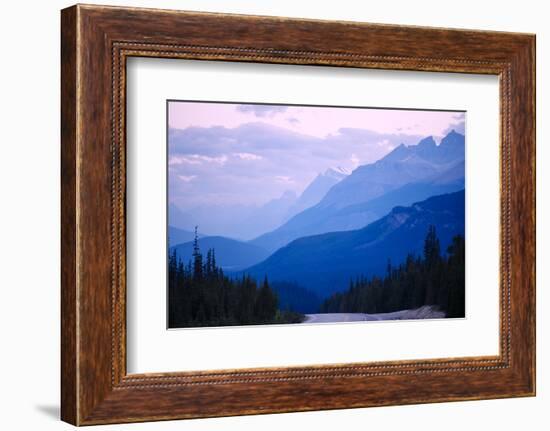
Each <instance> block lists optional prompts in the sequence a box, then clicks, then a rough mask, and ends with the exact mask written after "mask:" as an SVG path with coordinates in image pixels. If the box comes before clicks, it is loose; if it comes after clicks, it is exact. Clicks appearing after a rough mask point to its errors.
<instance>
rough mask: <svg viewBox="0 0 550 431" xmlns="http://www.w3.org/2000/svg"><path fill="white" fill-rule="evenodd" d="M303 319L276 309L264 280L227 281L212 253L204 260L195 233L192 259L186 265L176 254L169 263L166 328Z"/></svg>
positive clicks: (272, 293) (270, 289) (241, 279)
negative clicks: (260, 281) (258, 281)
mask: <svg viewBox="0 0 550 431" xmlns="http://www.w3.org/2000/svg"><path fill="white" fill-rule="evenodd" d="M303 318H304V316H303V315H302V314H300V313H296V312H291V311H281V310H279V308H278V298H277V294H276V293H275V292H274V290H273V289H272V288H271V287H270V285H269V282H268V280H267V278H265V279H264V280H263V282H262V283H261V285H258V284H257V283H256V281H255V280H254V279H252V278H251V277H249V276H243V277H242V278H239V279H230V278H229V277H227V276H225V275H224V273H223V271H222V269H221V268H219V267H218V266H217V264H216V254H215V250H213V249H211V250H208V252H207V254H206V259H204V257H203V255H202V254H201V252H200V249H199V243H198V237H197V234H196V232H195V241H194V249H193V257H192V259H191V261H190V262H189V263H188V264H187V265H185V264H184V263H183V262H182V261H181V260H180V259H179V258H178V256H177V254H176V252H175V251H173V252H172V253H170V256H169V262H168V326H169V327H170V328H183V327H194V326H199V327H200V326H228V325H251V324H266V323H299V322H301V321H302V320H303Z"/></svg>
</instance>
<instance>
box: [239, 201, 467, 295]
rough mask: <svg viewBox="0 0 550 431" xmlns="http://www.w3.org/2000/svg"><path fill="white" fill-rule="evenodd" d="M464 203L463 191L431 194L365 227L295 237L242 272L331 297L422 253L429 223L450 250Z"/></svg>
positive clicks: (458, 231)
mask: <svg viewBox="0 0 550 431" xmlns="http://www.w3.org/2000/svg"><path fill="white" fill-rule="evenodd" d="M464 199H465V194H464V190H461V191H458V192H454V193H448V194H444V195H439V196H433V197H430V198H428V199H426V200H424V201H421V202H417V203H414V204H413V205H411V206H407V207H405V206H397V207H395V208H393V209H392V210H391V212H389V214H387V215H386V216H384V217H382V218H380V219H379V220H377V221H375V222H373V223H370V224H368V225H367V226H365V227H363V228H361V229H357V230H351V231H345V232H332V233H325V234H321V235H313V236H306V237H302V238H299V239H296V240H294V241H292V242H291V243H290V244H288V245H287V246H285V247H282V248H281V249H279V250H277V251H276V252H275V253H273V254H272V255H271V256H269V257H268V258H267V259H266V260H265V261H263V262H261V263H259V264H257V265H254V266H252V267H250V268H248V269H246V270H244V271H243V273H246V274H249V275H251V276H253V277H255V278H257V279H262V278H263V277H265V276H266V275H268V277H269V279H270V280H272V281H275V282H277V281H289V282H294V283H297V284H299V285H300V286H302V287H303V288H305V289H308V290H310V291H312V292H314V293H315V294H317V295H318V296H320V297H324V296H327V295H329V294H331V293H334V292H336V291H341V290H343V289H345V288H346V287H347V286H348V284H349V281H350V278H351V279H353V278H355V277H359V276H371V275H381V274H383V273H384V271H385V270H386V266H387V264H388V261H391V262H393V263H394V264H400V263H402V262H403V261H404V260H405V258H406V256H407V254H409V253H413V254H417V255H418V254H420V253H421V252H422V247H423V243H424V238H425V236H426V233H427V231H428V227H429V226H430V225H434V226H435V228H436V232H437V235H438V237H439V240H440V242H441V250H443V251H444V250H446V248H447V246H448V245H449V244H450V242H451V239H452V237H453V236H455V235H457V234H462V235H464V208H465V203H464Z"/></svg>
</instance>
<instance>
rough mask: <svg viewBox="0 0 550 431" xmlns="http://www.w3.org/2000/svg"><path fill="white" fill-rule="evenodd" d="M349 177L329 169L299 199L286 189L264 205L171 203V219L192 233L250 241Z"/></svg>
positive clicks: (343, 172) (338, 169) (342, 171)
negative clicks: (185, 205) (187, 206)
mask: <svg viewBox="0 0 550 431" xmlns="http://www.w3.org/2000/svg"><path fill="white" fill-rule="evenodd" d="M347 175H349V172H347V171H346V170H345V169H343V168H329V169H327V170H326V171H325V172H323V173H320V174H319V175H317V177H315V179H314V180H313V181H312V182H311V183H310V184H309V185H308V186H307V187H306V188H305V189H304V191H303V192H302V193H301V194H300V196H296V193H294V192H293V191H290V190H287V191H285V192H284V193H283V194H282V195H281V196H280V197H278V198H275V199H272V200H270V201H268V202H267V203H265V204H264V205H261V206H253V205H239V204H235V205H220V204H217V203H212V204H209V205H200V206H197V207H195V208H192V209H190V210H188V211H185V212H184V211H182V210H180V209H179V208H178V207H177V206H176V205H174V204H173V203H172V204H170V205H169V208H168V212H169V216H168V217H169V220H170V224H171V225H172V226H174V227H177V228H180V229H183V230H187V231H192V230H193V229H194V228H195V226H197V225H198V226H199V229H200V231H203V232H209V233H211V234H213V235H223V236H226V237H231V238H237V239H240V240H249V239H252V238H256V237H257V236H259V235H261V234H263V233H265V232H269V231H271V230H273V229H275V228H277V227H279V226H280V225H281V224H283V223H285V222H286V221H287V220H289V219H290V218H291V217H293V216H294V215H296V214H298V213H300V212H301V211H303V210H304V209H306V208H309V207H311V206H314V205H315V204H317V203H318V202H319V201H320V200H321V199H322V198H323V197H324V196H325V194H326V193H327V192H328V191H329V190H330V188H331V187H332V186H334V185H335V184H337V183H338V182H339V181H341V180H342V179H343V178H345V177H346V176H347ZM174 244H177V243H174Z"/></svg>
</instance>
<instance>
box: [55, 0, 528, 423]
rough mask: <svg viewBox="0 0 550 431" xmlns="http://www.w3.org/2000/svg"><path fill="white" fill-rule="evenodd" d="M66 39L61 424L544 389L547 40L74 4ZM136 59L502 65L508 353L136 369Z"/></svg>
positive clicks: (475, 68) (463, 67) (458, 67)
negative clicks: (130, 131) (130, 160)
mask: <svg viewBox="0 0 550 431" xmlns="http://www.w3.org/2000/svg"><path fill="white" fill-rule="evenodd" d="M61 36H62V43H61V45H62V95H61V97H62V103H61V105H62V155H61V158H62V328H61V329H62V340H63V341H62V418H63V420H65V421H67V422H69V423H72V424H76V425H87V424H99V423H112V422H137V421H145V420H162V419H175V418H191V417H208V416H222V415H238V414H255V413H272V412H287V411H306V410H319V409H334V408H351V407H365V406H378V405H390V404H411V403H423V402H441V401H448V400H467V399H481V398H502V397H510V396H528V395H534V392H535V171H534V170H535V136H534V122H535V108H534V98H535V88H534V83H535V79H534V70H535V67H534V66H535V50H534V49H535V38H534V36H533V35H525V34H512V33H498V32H480V31H466V30H460V31H459V30H449V29H433V28H422V27H403V26H389V25H374V24H361V23H351V22H331V21H312V20H296V19H285V18H274V17H251V16H240V15H219V14H204V13H188V12H177V11H162V10H146V9H131V8H116V7H100V6H74V7H72V8H69V9H65V10H64V11H62V34H61ZM130 56H147V57H166V58H184V59H199V60H205V61H208V60H218V61H219V60H223V61H245V62H258V63H259V62H262V63H284V64H302V65H304V64H305V65H331V66H342V67H360V68H378V69H401V70H425V71H445V72H462V73H484V74H495V75H498V76H499V77H500V83H501V84H500V88H501V96H500V99H501V100H500V104H501V220H500V226H501V268H500V270H501V283H500V292H501V298H500V299H501V307H500V316H501V328H500V336H501V343H500V346H501V348H500V354H499V356H496V357H483V358H479V357H468V358H442V359H439V360H438V359H432V360H422V361H402V362H395V361H394V362H381V363H362V364H331V365H326V366H305V367H293V368H266V369H246V370H224V371H215V372H214V371H209V370H205V371H203V372H181V373H156V374H140V375H127V374H126V365H125V364H126V356H125V355H126V349H125V344H126V343H125V334H126V326H125V325H126V320H125V306H126V304H125V298H126V272H125V271H126V267H125V264H126V261H125V247H126V245H125V244H126V243H125V193H126V183H125V182H126V175H125V154H126V139H125V129H126V112H125V100H126V70H125V65H126V59H127V58H128V57H130ZM497 222H498V220H495V223H497Z"/></svg>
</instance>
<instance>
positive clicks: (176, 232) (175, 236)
mask: <svg viewBox="0 0 550 431" xmlns="http://www.w3.org/2000/svg"><path fill="white" fill-rule="evenodd" d="M200 237H201V235H199V238H200ZM193 238H195V234H194V233H193V232H191V231H189V230H185V229H179V228H177V227H174V226H168V244H169V245H170V246H175V245H178V244H182V243H184V242H189V241H192V240H193Z"/></svg>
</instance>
